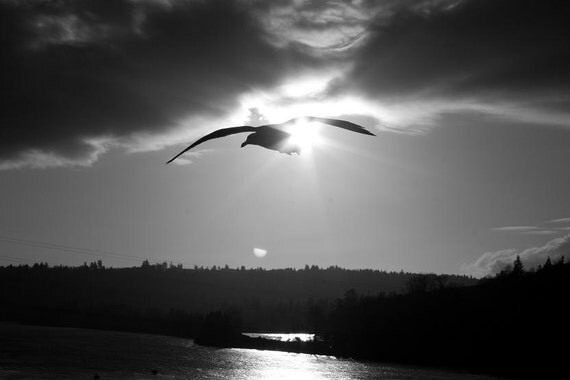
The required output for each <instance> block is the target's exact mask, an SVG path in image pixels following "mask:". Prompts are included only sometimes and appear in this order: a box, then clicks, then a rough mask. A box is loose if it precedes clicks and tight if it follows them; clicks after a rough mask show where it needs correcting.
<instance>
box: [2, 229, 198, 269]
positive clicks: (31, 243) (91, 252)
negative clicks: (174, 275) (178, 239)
mask: <svg viewBox="0 0 570 380" xmlns="http://www.w3.org/2000/svg"><path fill="white" fill-rule="evenodd" d="M0 241H4V242H7V243H12V244H18V245H25V246H29V247H38V248H46V249H50V250H54V251H61V252H69V253H79V254H82V255H90V256H97V257H100V256H107V257H113V258H117V259H122V260H127V261H136V262H143V261H144V260H148V261H149V262H154V263H159V262H160V261H159V260H151V259H148V258H146V257H141V256H135V255H128V254H123V253H118V252H111V251H101V250H97V249H89V248H80V247H73V246H69V245H63V244H54V243H46V242H41V241H37V240H29V239H20V238H15V237H11V236H5V235H0ZM171 262H172V261H171ZM172 263H174V264H184V263H179V262H172ZM186 265H189V264H186Z"/></svg>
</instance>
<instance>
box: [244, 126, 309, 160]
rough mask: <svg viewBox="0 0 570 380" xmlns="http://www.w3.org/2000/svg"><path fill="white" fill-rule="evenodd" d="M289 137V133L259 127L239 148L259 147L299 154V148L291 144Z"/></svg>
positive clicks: (268, 127)
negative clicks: (247, 146)
mask: <svg viewBox="0 0 570 380" xmlns="http://www.w3.org/2000/svg"><path fill="white" fill-rule="evenodd" d="M291 137H292V136H291V134H290V133H287V132H285V131H282V130H279V129H276V128H273V127H272V126H269V125H266V126H264V127H263V128H261V127H260V128H259V129H258V130H257V131H256V132H255V133H252V134H251V135H248V136H247V138H246V139H245V141H244V142H243V143H242V144H241V147H242V148H243V147H244V146H246V145H259V146H261V147H263V148H267V149H271V150H276V151H278V152H281V153H286V154H291V153H297V154H299V153H301V147H300V146H299V145H298V144H295V143H294V142H291Z"/></svg>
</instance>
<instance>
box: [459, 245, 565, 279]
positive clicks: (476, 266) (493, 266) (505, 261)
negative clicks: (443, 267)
mask: <svg viewBox="0 0 570 380" xmlns="http://www.w3.org/2000/svg"><path fill="white" fill-rule="evenodd" d="M517 255H518V256H520V258H521V261H522V263H523V265H524V266H525V268H526V269H530V268H535V267H537V266H538V265H542V264H544V262H545V261H546V259H547V258H548V257H550V259H551V260H552V261H557V260H559V259H560V258H561V257H564V259H565V260H567V259H570V235H566V236H564V237H560V238H556V239H553V240H550V241H549V242H548V243H546V244H545V245H544V246H542V247H532V248H527V249H524V250H522V251H521V250H516V249H505V250H500V251H495V252H486V253H484V254H483V255H481V257H479V258H478V259H477V260H475V261H474V262H472V263H470V264H465V265H463V266H462V267H461V271H462V272H463V273H466V274H470V275H473V276H476V277H484V276H487V275H494V274H497V273H499V272H500V271H501V270H503V269H504V268H505V267H506V266H508V265H512V263H513V262H514V260H515V258H516V257H517Z"/></svg>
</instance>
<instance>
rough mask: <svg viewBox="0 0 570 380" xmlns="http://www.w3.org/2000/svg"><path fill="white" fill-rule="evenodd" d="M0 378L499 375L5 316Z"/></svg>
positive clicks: (404, 379) (0, 327)
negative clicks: (27, 322)
mask: <svg viewBox="0 0 570 380" xmlns="http://www.w3.org/2000/svg"><path fill="white" fill-rule="evenodd" d="M0 342H2V343H3V344H0V379H6V380H21V379H25V380H30V379H58V380H59V379H93V378H94V376H95V374H97V375H98V376H99V377H100V379H101V380H108V379H149V380H150V379H153V380H156V379H232V380H233V379H236V380H247V379H274V380H279V379H294V380H298V379H311V380H313V379H379V380H387V379H399V380H425V379H429V380H495V379H496V378H494V377H489V376H476V375H470V374H467V373H461V372H453V371H442V370H433V369H426V368H419V367H412V366H401V365H396V364H386V363H372V362H359V361H354V360H348V359H336V358H334V357H329V356H319V355H305V354H293V353H285V352H275V351H261V350H248V349H215V348H210V347H204V346H199V345H196V344H194V343H193V341H192V340H189V339H182V338H175V337H168V336H161V335H149V334H135V333H123V332H116V331H98V330H87V329H75V328H60V327H39V326H24V325H14V324H11V325H7V324H2V323H0ZM153 371H155V372H154V373H156V375H155V374H153Z"/></svg>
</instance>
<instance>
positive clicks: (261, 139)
mask: <svg viewBox="0 0 570 380" xmlns="http://www.w3.org/2000/svg"><path fill="white" fill-rule="evenodd" d="M299 122H308V123H310V122H319V123H322V124H326V125H331V126H333V127H338V128H342V129H346V130H349V131H352V132H356V133H361V134H364V135H371V136H374V134H373V133H372V132H370V131H368V130H367V129H366V128H364V127H362V126H360V125H357V124H354V123H351V122H349V121H345V120H339V119H327V118H323V117H314V116H306V117H301V118H294V119H291V120H289V121H286V122H285V123H281V124H267V125H262V126H259V127H252V126H249V125H243V126H239V127H231V128H222V129H218V130H216V131H214V132H212V133H210V134H207V135H206V136H204V137H202V138H200V139H198V140H197V141H195V142H194V143H193V144H192V145H190V146H189V147H187V148H186V149H184V150H183V151H182V152H180V153H178V154H177V155H176V156H174V157H173V158H171V159H170V160H169V161H168V162H167V164H169V163H171V162H172V161H174V160H175V159H177V158H178V157H180V156H181V155H182V154H184V153H186V152H187V151H189V150H190V149H192V148H194V147H195V146H197V145H199V144H202V143H203V142H206V141H208V140H212V139H217V138H220V137H225V136H229V135H234V134H236V133H244V132H253V133H251V134H249V135H248V136H247V138H246V140H245V141H244V142H243V143H242V144H241V147H242V148H243V147H245V146H246V145H258V146H261V147H263V148H266V149H270V150H275V151H278V152H281V153H286V154H291V153H297V154H299V153H300V152H301V148H300V146H299V145H298V144H296V143H294V142H293V141H291V140H292V139H291V137H292V135H291V134H290V133H288V132H285V131H283V130H281V129H280V128H286V127H288V126H291V125H294V124H296V123H299Z"/></svg>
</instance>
